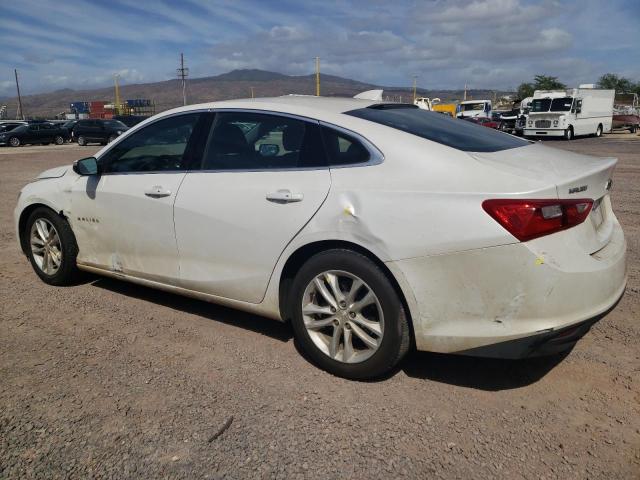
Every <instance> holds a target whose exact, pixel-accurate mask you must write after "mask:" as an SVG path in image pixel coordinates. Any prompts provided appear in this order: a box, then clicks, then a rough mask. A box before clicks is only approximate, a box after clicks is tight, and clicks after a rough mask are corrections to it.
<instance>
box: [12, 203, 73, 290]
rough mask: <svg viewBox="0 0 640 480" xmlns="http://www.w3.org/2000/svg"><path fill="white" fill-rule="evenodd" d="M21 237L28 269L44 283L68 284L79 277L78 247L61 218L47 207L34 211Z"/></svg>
mask: <svg viewBox="0 0 640 480" xmlns="http://www.w3.org/2000/svg"><path fill="white" fill-rule="evenodd" d="M22 235H23V241H24V242H25V244H26V246H27V255H28V257H29V261H30V262H31V266H32V267H33V269H34V271H35V272H36V274H37V275H38V276H39V277H40V278H41V279H42V280H43V281H44V282H45V283H48V284H49V285H69V284H71V283H73V282H74V281H75V279H76V278H77V277H78V275H79V270H78V267H77V266H76V257H77V255H78V245H77V244H76V239H75V236H74V235H73V231H72V230H71V227H70V225H69V223H68V222H67V221H66V220H65V219H64V218H63V217H61V216H60V215H58V214H57V213H56V212H54V211H53V210H51V209H49V208H46V207H40V208H36V209H35V210H34V211H33V213H31V215H30V216H29V218H28V219H27V224H26V227H25V230H24V232H23V234H22Z"/></svg>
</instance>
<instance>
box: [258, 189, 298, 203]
mask: <svg viewBox="0 0 640 480" xmlns="http://www.w3.org/2000/svg"><path fill="white" fill-rule="evenodd" d="M303 198H304V195H303V194H301V193H291V191H290V190H278V191H277V192H271V193H267V200H269V201H270V202H276V203H293V202H301V201H302V199H303Z"/></svg>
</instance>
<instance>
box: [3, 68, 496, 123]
mask: <svg viewBox="0 0 640 480" xmlns="http://www.w3.org/2000/svg"><path fill="white" fill-rule="evenodd" d="M252 88H253V93H254V95H255V96H256V97H271V96H279V95H286V94H289V93H296V94H302V95H314V94H315V75H313V74H312V75H302V76H293V75H285V74H282V73H276V72H269V71H265V70H255V69H244V70H233V71H231V72H228V73H223V74H221V75H216V76H210V77H201V78H192V79H188V80H187V100H188V103H190V104H194V103H203V102H211V101H216V100H227V99H232V98H246V97H250V96H251V90H252ZM320 88H321V94H322V95H323V96H341V97H352V96H354V95H356V94H357V93H360V92H362V91H365V90H372V89H376V88H382V89H384V97H385V99H387V100H391V101H402V100H404V101H411V100H412V98H413V90H412V89H411V88H409V87H384V86H378V85H373V84H370V83H366V82H360V81H357V80H352V79H349V78H343V77H338V76H334V75H325V74H321V75H320ZM504 93H505V92H501V91H499V92H494V91H492V90H469V91H468V92H467V96H468V98H493V96H494V94H497V95H498V96H500V95H502V94H504ZM417 94H418V96H426V97H430V98H434V97H438V98H440V99H442V101H448V100H454V99H461V98H462V96H463V92H462V91H461V90H428V89H418V90H417ZM120 98H121V100H123V101H124V100H126V99H133V98H148V99H151V100H152V101H153V102H154V103H155V108H156V112H160V111H163V110H167V109H169V108H173V107H177V106H180V105H182V88H181V84H180V80H177V79H175V80H165V81H162V82H153V83H139V84H130V85H122V86H120ZM94 100H104V101H107V102H113V100H114V88H113V87H105V88H96V89H90V90H73V89H63V90H56V91H53V92H48V93H38V94H33V95H23V96H22V105H23V108H24V111H25V115H26V117H27V118H53V117H54V116H55V115H58V114H61V113H63V112H68V111H69V104H70V103H71V102H83V101H94ZM0 104H1V105H7V113H8V116H9V117H12V116H14V115H15V113H16V112H17V98H15V97H14V98H4V99H1V100H0Z"/></svg>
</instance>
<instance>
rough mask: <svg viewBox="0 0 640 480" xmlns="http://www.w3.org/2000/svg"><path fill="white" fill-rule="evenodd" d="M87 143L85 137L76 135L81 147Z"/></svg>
mask: <svg viewBox="0 0 640 480" xmlns="http://www.w3.org/2000/svg"><path fill="white" fill-rule="evenodd" d="M86 144H87V139H86V138H84V137H83V136H82V135H80V136H79V137H78V145H80V146H81V147H84V146H85V145H86Z"/></svg>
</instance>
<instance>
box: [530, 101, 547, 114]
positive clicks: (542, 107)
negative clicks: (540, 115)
mask: <svg viewBox="0 0 640 480" xmlns="http://www.w3.org/2000/svg"><path fill="white" fill-rule="evenodd" d="M550 106H551V99H550V98H536V99H535V100H533V101H532V102H531V111H532V112H548V111H549V107H550Z"/></svg>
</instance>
